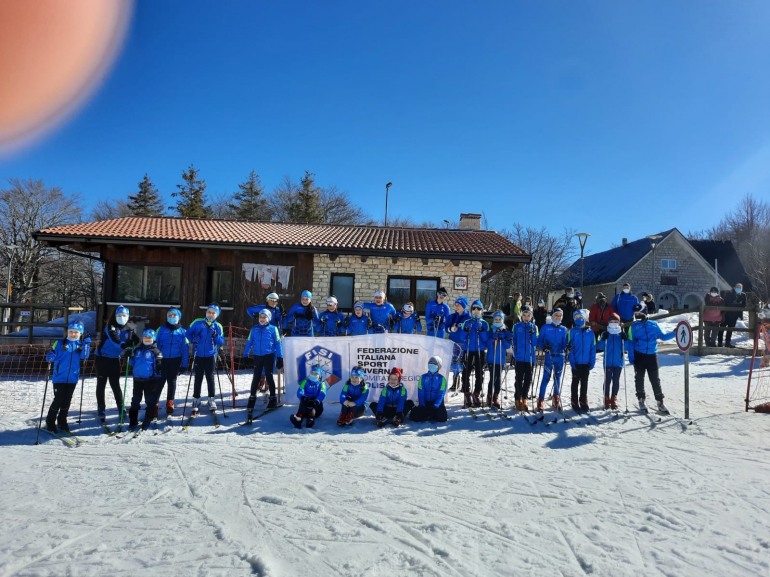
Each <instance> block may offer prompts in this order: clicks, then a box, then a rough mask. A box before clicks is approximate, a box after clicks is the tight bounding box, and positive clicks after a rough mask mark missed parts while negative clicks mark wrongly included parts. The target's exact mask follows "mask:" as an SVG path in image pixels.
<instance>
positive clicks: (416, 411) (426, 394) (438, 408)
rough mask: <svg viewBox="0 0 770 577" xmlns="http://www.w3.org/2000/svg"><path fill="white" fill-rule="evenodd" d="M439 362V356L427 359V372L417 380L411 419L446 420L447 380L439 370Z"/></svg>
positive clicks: (422, 420)
mask: <svg viewBox="0 0 770 577" xmlns="http://www.w3.org/2000/svg"><path fill="white" fill-rule="evenodd" d="M441 364H442V360H441V357H439V356H432V357H431V358H430V359H428V372H427V373H423V374H422V375H421V376H420V379H419V380H418V381H417V406H416V407H414V408H413V409H412V410H411V412H410V413H409V418H410V419H411V420H412V421H415V422H424V421H435V422H438V423H445V422H446V420H447V418H448V416H447V412H446V405H444V397H445V396H446V388H447V381H446V377H445V376H444V375H442V374H441V373H440V372H439V371H440V370H441Z"/></svg>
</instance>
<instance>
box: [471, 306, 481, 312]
mask: <svg viewBox="0 0 770 577" xmlns="http://www.w3.org/2000/svg"><path fill="white" fill-rule="evenodd" d="M471 310H472V311H480V310H481V307H471Z"/></svg>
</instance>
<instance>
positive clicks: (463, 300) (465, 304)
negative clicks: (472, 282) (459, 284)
mask: <svg viewBox="0 0 770 577" xmlns="http://www.w3.org/2000/svg"><path fill="white" fill-rule="evenodd" d="M455 304H456V305H460V306H461V307H463V308H464V309H467V308H468V299H467V298H465V297H460V298H459V299H455Z"/></svg>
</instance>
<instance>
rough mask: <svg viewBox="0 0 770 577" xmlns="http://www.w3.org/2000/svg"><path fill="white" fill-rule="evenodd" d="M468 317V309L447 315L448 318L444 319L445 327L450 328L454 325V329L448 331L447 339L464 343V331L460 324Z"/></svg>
mask: <svg viewBox="0 0 770 577" xmlns="http://www.w3.org/2000/svg"><path fill="white" fill-rule="evenodd" d="M469 318H471V315H470V313H469V312H468V311H463V312H462V313H460V314H457V313H452V314H451V315H449V318H448V319H447V321H446V328H447V329H448V330H449V329H452V327H456V328H457V330H456V331H451V330H450V331H449V340H450V341H453V342H455V343H457V344H459V345H462V344H465V333H464V332H463V331H462V326H463V323H464V322H465V321H467V320H468V319H469Z"/></svg>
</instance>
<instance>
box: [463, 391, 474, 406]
mask: <svg viewBox="0 0 770 577" xmlns="http://www.w3.org/2000/svg"><path fill="white" fill-rule="evenodd" d="M472 406H473V397H471V394H470V393H465V400H464V401H463V408H464V409H467V408H468V407H472Z"/></svg>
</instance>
